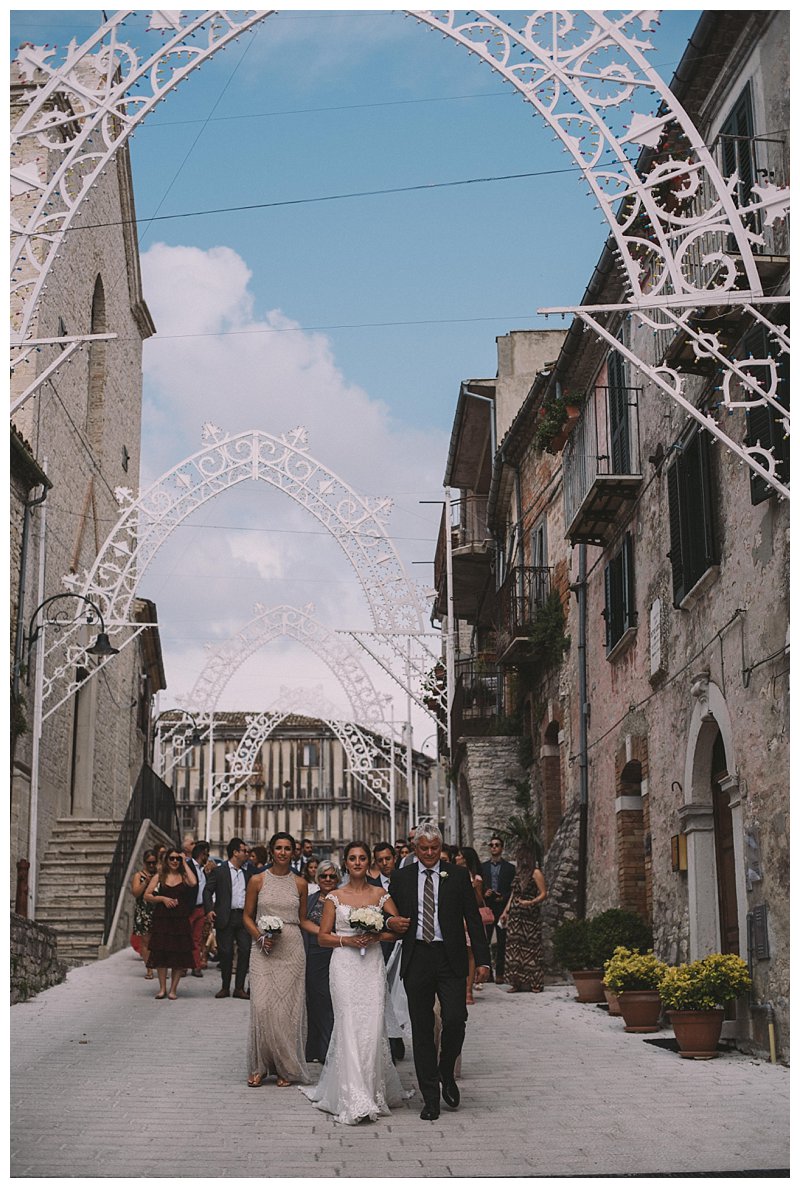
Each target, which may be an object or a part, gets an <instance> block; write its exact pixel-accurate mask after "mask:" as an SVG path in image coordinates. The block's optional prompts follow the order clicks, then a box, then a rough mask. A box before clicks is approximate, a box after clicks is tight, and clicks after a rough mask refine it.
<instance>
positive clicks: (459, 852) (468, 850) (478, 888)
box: [452, 846, 494, 1006]
mask: <svg viewBox="0 0 800 1188" xmlns="http://www.w3.org/2000/svg"><path fill="white" fill-rule="evenodd" d="M452 848H453V850H454V851H455V857H454V859H453V861H454V862H455V863H456V865H457V866H466V868H467V870H468V871H469V877H470V882H471V883H472V890H473V891H474V892H475V899H476V902H477V904H478V911H479V913H480V916H481V923H483V924H485V923H486V918H485V917H484V914H483V911H484V909H485V904H484V900H483V879H482V877H481V862H480V858H479V857H478V855H477V853H476V852H475V850H473V848H472V846H461V847H459V846H453V847H452ZM488 918H490V919H491V912H489V913H488ZM492 922H493V923H494V921H492ZM464 930H465V932H466V937H467V960H468V961H469V972H468V973H467V1006H474V1005H475V998H474V997H473V990H482V989H483V986H482V984H481V983H480V982H478V983H477V984H476V982H475V958H474V957H473V955H472V944H471V942H470V939H469V932H468V931H467V929H466V925H465V929H464Z"/></svg>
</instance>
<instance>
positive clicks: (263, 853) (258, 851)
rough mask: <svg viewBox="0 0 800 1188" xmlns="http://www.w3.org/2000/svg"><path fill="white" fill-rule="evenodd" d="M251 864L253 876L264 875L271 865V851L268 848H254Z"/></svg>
mask: <svg viewBox="0 0 800 1188" xmlns="http://www.w3.org/2000/svg"><path fill="white" fill-rule="evenodd" d="M251 862H252V866H253V874H263V873H264V871H265V870H266V869H267V866H268V865H269V850H268V849H267V847H266V846H253V849H252V856H251Z"/></svg>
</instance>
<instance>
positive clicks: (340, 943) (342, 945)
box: [339, 936, 344, 949]
mask: <svg viewBox="0 0 800 1188" xmlns="http://www.w3.org/2000/svg"><path fill="white" fill-rule="evenodd" d="M339 948H340V949H343V948H344V937H343V936H340V937H339Z"/></svg>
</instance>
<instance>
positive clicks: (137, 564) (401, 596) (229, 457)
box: [43, 423, 424, 717]
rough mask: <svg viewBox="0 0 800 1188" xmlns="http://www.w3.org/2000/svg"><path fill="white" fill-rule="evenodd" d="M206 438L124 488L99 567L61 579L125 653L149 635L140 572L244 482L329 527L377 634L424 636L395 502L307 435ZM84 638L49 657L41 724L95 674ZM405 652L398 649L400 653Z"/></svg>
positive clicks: (72, 633) (217, 434)
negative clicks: (361, 489)
mask: <svg viewBox="0 0 800 1188" xmlns="http://www.w3.org/2000/svg"><path fill="white" fill-rule="evenodd" d="M203 439H204V440H205V441H206V442H207V443H208V444H207V445H206V446H205V447H204V448H203V449H202V450H200V451H198V452H197V453H196V454H193V455H191V457H189V458H187V459H185V460H184V461H183V462H180V463H178V465H177V466H174V467H173V468H172V470H169V471H167V473H166V474H164V475H162V476H161V478H159V479H157V480H156V481H155V482H154V483H153V484H152V486H150V487H149V488H148V489H147V490H146V491H144V492H143V493H142V494H141V495H140V496H139V498H138V499H134V497H133V492H132V491H131V490H129V489H128V488H123V487H120V488H117V490H116V495H117V499H118V501H119V503H120V505H121V506H122V508H123V510H122V513H121V515H120V518H119V520H118V521H117V523H116V525H115V527H114V528H113V529H112V531H111V533H110V534H109V536H108V537H107V538H106V541H105V542H104V544H103V546H102V547H101V549H100V552H99V553H98V556H97V558H96V560H95V562H94V565H93V566H92V569H91V570H86V571H84V573H83V574H82V575H79V574H72V575H69V576H66V577H65V578H64V583H65V585H66V586H68V587H69V588H70V589H71V590H72V591H78V590H81V591H88V590H92V591H94V595H93V600H96V601H97V605H98V606H99V607H100V609H101V610H102V612H103V617H104V619H105V622H106V625H107V630H108V633H109V635H110V636H113V637H114V644H115V646H116V647H117V648H118V649H121V648H123V647H125V646H126V645H127V644H128V643H130V642H131V640H133V639H134V638H135V637H136V635H137V634H138V633H139V632H140V631H142V630H143V626H142V625H141V624H137V623H136V622H135V621H134V620H133V618H132V614H131V611H132V604H133V601H134V598H135V596H136V589H137V585H138V583H139V582H140V581H141V577H142V574H143V573H144V572H145V571H146V569H147V567H148V566H149V565H150V563H151V561H152V560H153V558H154V557H155V555H156V553H157V552H158V550H159V549H160V548H161V546H162V545H163V543H164V541H165V540H166V539H167V538H168V537H169V535H170V534H171V533H172V532H173V531H174V530H175V528H177V527H178V525H179V524H181V523H182V522H183V521H184V520H185V519H186V518H187V516H189V515H191V514H192V513H193V512H194V511H196V510H197V509H198V508H199V507H201V506H202V505H203V504H204V503H206V502H208V501H209V500H210V499H214V498H216V497H217V496H218V495H220V494H221V493H223V492H225V491H227V490H230V489H231V488H232V487H235V486H237V485H238V484H239V483H242V482H247V481H262V482H266V483H268V484H270V485H271V486H274V487H276V488H277V489H278V490H280V491H283V492H284V493H285V494H287V495H289V496H290V497H291V498H292V499H294V500H295V502H296V503H298V504H299V505H300V506H301V507H303V508H305V510H306V511H308V512H310V513H311V515H313V516H314V517H315V518H316V519H317V520H318V521H319V522H320V523H321V524H323V525H324V526H325V528H327V529H328V531H329V532H330V533H331V535H332V536H333V538H334V540H336V542H337V543H338V544H339V545H340V547H341V548H342V550H343V552H344V553H345V556H346V557H347V558H348V560H349V561H350V563H351V565H352V567H353V569H354V571H355V573H356V576H357V578H358V580H359V582H360V584H361V588H362V590H363V591H364V595H365V598H366V600H367V603H368V605H369V608H370V612H371V616H372V620H373V624H374V626H375V628H376V629H377V630H378V631H381V632H384V633H386V637H387V639H389V640H390V641H391V640H394V639H398V640H399V639H401V633H405V635H406V637H408V636H411V637H413V636H414V635H421V634H422V616H423V613H424V602H423V600H422V597H421V595H420V594H419V592H418V590H417V587H416V585H415V584H414V583H413V582H412V581H411V580H410V578H409V577H408V575H407V573H406V570H405V567H404V566H403V562H402V560H401V559H400V557H399V555H398V553H397V551H396V549H395V547H394V545H393V543H392V541H391V539H390V537H389V535H388V532H387V523H388V516H389V512H390V510H391V507H392V501H391V500H390V499H388V498H370V497H367V496H361V495H359V494H358V493H357V492H356V491H354V490H353V488H352V487H350V486H349V485H348V484H347V483H345V482H344V481H343V480H342V479H340V478H339V477H338V475H336V474H334V473H333V472H332V471H330V470H328V468H327V467H325V466H324V465H323V464H322V463H321V462H319V461H317V459H315V458H314V457H312V455H311V454H309V452H308V449H307V446H308V434H307V432H306V430H305V429H303V428H297V429H293V430H291V431H290V432H289V433H286V434H284V435H283V436H281V437H274V436H272V435H271V434H269V433H265V432H263V431H262V430H259V429H250V430H247V431H246V432H243V433H238V434H235V435H233V436H229V435H228V434H224V433H223V432H222V430H220V429H219V428H217V426H216V425H212V424H208V423H207V424H206V425H204V427H203ZM80 631H81V628H80V627H79V626H78V625H76V626H74V627H73V628H71V629H68V630H66V631H65V632H64V633H63V636H62V639H61V640H60V641H59V643H58V646H56V645H55V644H54V645H52V647H51V649H50V652H49V653H48V656H49V657H50V663H51V667H50V668H48V670H47V672H46V674H45V679H44V682H43V704H44V705H46V706H47V709H46V712H45V714H44V717H49V716H50V714H52V713H53V712H54V711H55V710H56V709H57V708H58V707H59V706H60V705H62V704H63V703H64V701H66V700H67V699H68V698H69V697H70V696H72V694H73V693H74V692H75V690H76V689H78V688H79V687H80V685H81V684H82V683H84V681H85V680H88V679H90V677H91V675H92V674H93V673H94V672H96V671H97V668H94V669H89V665H88V663H87V661H86V653H85V646H84V644H83V643H82V642H81V640H82V637H81V635H80ZM404 646H405V643H404V642H403V644H402V645H398V651H402V647H404ZM103 663H104V662H103ZM83 665H86V667H87V669H89V675H88V676H86V677H84V678H82V679H77V678H75V677H74V673H75V670H76V668H77V667H79V666H83ZM101 666H102V664H101V665H98V666H97V667H98V668H99V667H101ZM65 685H66V688H65Z"/></svg>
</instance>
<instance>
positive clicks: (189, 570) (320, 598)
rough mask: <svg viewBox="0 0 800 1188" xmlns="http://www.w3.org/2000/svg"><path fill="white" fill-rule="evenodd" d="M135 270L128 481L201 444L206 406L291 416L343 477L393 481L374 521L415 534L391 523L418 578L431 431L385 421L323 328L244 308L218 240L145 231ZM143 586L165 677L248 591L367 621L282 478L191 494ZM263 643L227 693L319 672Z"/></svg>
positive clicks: (431, 475) (336, 559) (430, 529)
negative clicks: (176, 238) (149, 328)
mask: <svg viewBox="0 0 800 1188" xmlns="http://www.w3.org/2000/svg"><path fill="white" fill-rule="evenodd" d="M142 271H143V278H144V290H145V295H146V299H147V302H148V305H149V307H150V309H151V311H152V313H153V317H154V319H155V323H156V326H157V327H158V336H157V337H156V338H155V339H153V340H150V341H149V342H148V343H147V344H146V347H145V358H144V369H145V404H144V425H143V484H149V483H150V482H152V481H153V479H154V478H155V477H156V476H158V475H160V474H161V473H164V472H166V471H167V470H169V469H171V468H172V467H173V466H175V465H176V464H177V463H179V462H180V461H182V459H183V458H185V457H188V456H189V455H191V454H193V453H196V452H197V451H198V450H199V449H201V448H202V445H203V443H202V441H201V436H200V428H201V426H202V425H203V424H204V423H205V422H209V421H210V422H213V423H214V424H216V425H218V426H219V427H220V429H222V430H223V431H224V432H225V433H229V434H235V433H238V432H242V431H245V430H248V429H259V430H263V431H264V432H266V433H269V434H271V435H274V436H276V437H280V436H281V435H283V434H285V433H286V432H288V431H289V430H290V429H292V428H294V427H295V426H297V425H301V424H302V425H305V426H306V427H307V429H308V431H309V444H308V452H309V454H310V455H312V456H313V457H315V458H316V459H317V460H318V461H319V462H321V463H322V464H323V465H324V466H325V467H326V468H328V469H329V470H330V471H331V472H333V473H334V474H337V475H339V476H340V477H341V478H342V479H343V480H344V481H345V482H346V483H348V484H349V485H350V486H351V487H352V488H354V489H355V490H356V491H357V492H363V493H365V494H367V493H368V494H370V495H376V494H381V493H384V492H387V493H393V492H401V493H402V498H400V499H399V500H398V504H399V506H398V507H397V508H396V509H395V512H394V513H393V515H392V517H391V519H390V525H389V532H390V534H396V535H397V537H398V538H400V537H404V538H405V537H407V538H414V539H397V541H396V548H397V551H398V552H399V553H400V555H401V557H402V558H403V560H404V562H405V564H406V566H407V571H408V572H409V573H410V575H411V577H412V580H416V579H417V578H418V577H419V578H420V579H424V580H430V573H431V571H430V569H428V568H427V567H426V568H419V569H418V568H412V566H411V561H412V560H421V559H424V558H428V557H432V555H433V544H432V543H430V542H431V538H433V537H434V536H435V533H436V526H437V522H438V512H437V509H435V508H432V507H424V508H423V507H420V506H419V505H418V503H417V497H416V495H415V492H430V491H431V490H436V489H437V488H438V487H439V486H440V483H441V476H442V472H443V469H444V459H445V451H446V438H445V435H444V434H442V433H438V434H436V433H431V432H424V433H423V432H420V431H418V430H416V429H415V428H414V427H413V426H408V425H405V424H402V423H398V421H397V420H396V418H393V417H392V416H391V415H390V413H389V410H388V409H387V407H386V406H385V405H384V404H383V403H381V402H380V401H377V400H374V399H372V398H371V397H370V396H369V394H368V393H367V392H365V391H364V390H363V389H362V388H360V387H358V386H357V385H355V384H352V383H350V382H348V380H347V379H346V377H345V376H344V375H343V374H342V372H341V370H340V368H339V367H338V366H337V363H336V360H335V357H334V353H333V349H332V345H331V342H330V340H329V339H328V338H327V337H326V336H325V335H323V334H321V333H310V332H306V331H303V330H302V329H301V328H300V327H299V326H298V325H297V323H296V322H294V321H292V319H291V318H290V317H288V316H287V315H286V314H285V313H284V312H282V311H281V310H278V309H271V310H265V311H259V310H257V309H256V308H255V301H254V298H253V294H252V291H251V288H250V281H251V273H250V270H249V268H248V267H247V264H246V262H245V261H244V260H243V259H242V258H241V257H240V256H239V255H238V254H237V253H236V252H234V251H232V250H231V249H230V248H227V247H224V246H219V247H214V248H211V249H209V250H201V249H199V248H196V247H187V246H182V247H169V246H167V245H165V244H156V245H154V246H153V247H151V248H150V249H149V250H148V251H147V252H145V253H144V254H143V256H142ZM389 365H390V363H388V362H387V366H389ZM411 378H412V379H413V380H414V381H415V382H416V381H418V378H419V377H411ZM142 589H143V591H144V592H146V593H147V596H149V597H153V598H154V599H155V600H156V601H157V604H158V607H159V620H160V622H161V624H162V631H163V634H164V650H165V662H166V668H167V679H168V681H169V683H170V690H173V689H174V690H175V691H176V692H177V693H184V692H188V689H189V688H190V687H191V684H193V682H194V679H195V677H196V676H197V673H198V672H199V667H197V670H196V671H195V672H194V673H192V675H191V679H189V680H187V677H188V676H189V673H190V670H191V667H192V665H195V666H197V665H198V659H199V657H200V656H201V655H202V643H203V640H217V641H219V640H222V639H225V638H227V637H228V636H229V635H230V634H231V633H233V632H235V631H236V630H237V628H238V627H241V626H242V625H243V624H244V623H245V622H247V621H248V620H249V619H250V618H251V617H252V613H253V611H252V607H253V603H254V602H256V601H259V602H261V603H263V604H264V605H266V606H270V605H272V606H274V605H277V604H278V603H283V602H289V603H293V604H295V605H300V606H302V605H303V604H305V603H306V602H308V601H313V602H314V603H315V605H316V608H317V617H318V618H320V619H321V620H322V621H323V622H325V623H326V624H327V625H328V626H330V627H333V628H336V629H356V628H358V629H363V630H368V629H369V628H370V626H371V621H370V616H369V608H368V605H367V602H366V599H365V597H364V593H363V591H362V590H361V588H360V586H359V584H358V582H357V580H356V577H355V574H354V572H353V570H352V568H351V567H350V565H349V563H348V562H347V560H346V558H345V557H344V555H343V553H342V552H341V550H340V549H339V547H338V546H337V545H336V543H335V542H334V541H333V539H332V538H331V537H330V536H329V534H327V533H326V532H325V531H324V530H323V529H322V528H321V526H320V524H319V523H318V522H317V521H316V520H315V519H314V518H313V517H312V516H310V515H309V513H308V512H307V511H305V510H304V509H303V508H301V507H300V506H299V505H298V504H296V503H294V502H293V501H292V500H291V499H290V498H287V496H286V495H285V494H284V493H283V492H279V491H277V490H275V489H273V488H272V487H267V486H265V485H262V484H259V485H258V486H256V485H254V484H250V483H248V484H245V485H242V486H240V487H238V488H236V489H235V490H232V491H230V492H226V493H224V494H223V495H221V496H220V497H219V498H216V499H214V500H213V501H211V502H210V503H208V504H206V505H204V506H203V507H202V508H200V509H199V510H198V511H197V512H196V513H195V514H194V516H193V519H192V521H191V522H187V523H186V524H184V525H183V526H181V527H180V528H179V529H177V530H176V531H175V532H173V534H172V536H171V537H170V538H169V540H168V541H167V542H166V544H165V545H164V547H163V548H162V550H161V552H160V554H159V556H158V558H157V560H156V562H154V564H153V566H152V569H151V570H150V571H149V572H148V574H146V575H145V576H144V578H143V582H142ZM269 656H270V653H269V652H265V653H264V657H263V658H262V661H266V662H262V663H261V664H260V665H259V664H250V663H249V664H248V665H247V666H246V673H245V671H244V669H243V671H242V673H241V674H238V675H237V678H236V680H235V681H234V680H232V682H231V689H232V690H235V700H236V703H237V707H238V708H242V705H243V699H246V697H247V695H248V691H249V692H250V693H251V694H252V698H253V703H254V706H257V707H263V706H265V705H267V704H270V703H271V700H272V698H274V696H276V695H277V693H278V692H279V687H280V683H281V681H282V682H283V684H287V683H293V684H316V683H319V680H320V679H321V677H320V667H319V661H318V660H317V659H316V658H315V657H311V656H310V654H309V653H307V652H306V650H305V649H303V648H302V647H300V645H297V644H294V643H292V644H291V645H290V644H288V643H287V644H286V649H285V655H284V649H281V660H280V663H270V662H269V660H268V657H269ZM287 657H288V658H287ZM274 659H275V660H277V659H278V655H277V653H276V655H275V657H274ZM176 674H180V677H179V678H178V679H176V680H175V681H174V683H173V676H174V675H176ZM245 676H246V677H247V680H245V679H244V678H245ZM377 679H378V678H377V677H376V682H377ZM387 682H388V678H386V679H382V687H383V688H386V686H387ZM388 690H391V691H392V692H393V693H394V694H395V695H396V696H397V699H398V700H397V705H398V713H399V712H400V710H401V707H402V711H403V712H404V702H405V699H404V697H403V695H402V694H401V693H400V692H399V690H398V689H397V687H396V686H392V685H391V684H389V686H388ZM388 690H387V691H388ZM330 693H331V694H333V693H334V687H333V686H332V687H331V689H330ZM231 695H232V696H233V693H232V694H231ZM168 698H169V694H168V695H167V699H168ZM229 708H232V703H229ZM428 721H429V720H428V719H423V721H422V723H421V726H422V728H423V729H424V732H425V734H428V733H430V729H432V727H429V726H428Z"/></svg>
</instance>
